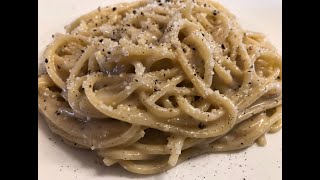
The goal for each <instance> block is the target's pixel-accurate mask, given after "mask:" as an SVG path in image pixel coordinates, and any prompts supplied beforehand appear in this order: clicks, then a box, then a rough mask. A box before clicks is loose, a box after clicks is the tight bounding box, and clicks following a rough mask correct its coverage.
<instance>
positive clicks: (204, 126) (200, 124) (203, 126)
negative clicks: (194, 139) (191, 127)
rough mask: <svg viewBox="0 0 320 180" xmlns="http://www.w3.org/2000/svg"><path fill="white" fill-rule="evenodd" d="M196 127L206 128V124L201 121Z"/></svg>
mask: <svg viewBox="0 0 320 180" xmlns="http://www.w3.org/2000/svg"><path fill="white" fill-rule="evenodd" d="M198 128H199V129H204V128H206V125H205V124H203V123H202V122H201V123H199V125H198Z"/></svg>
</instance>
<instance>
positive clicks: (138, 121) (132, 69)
mask: <svg viewBox="0 0 320 180" xmlns="http://www.w3.org/2000/svg"><path fill="white" fill-rule="evenodd" d="M66 30H67V33H66V34H56V35H55V37H54V41H53V42H52V43H51V44H50V45H49V46H48V47H47V49H46V51H45V53H44V56H45V60H44V63H43V65H44V67H45V72H43V73H42V75H40V76H39V79H38V84H39V89H38V92H39V93H38V99H39V100H38V101H39V110H40V112H41V113H42V114H43V116H44V118H45V120H46V122H47V124H48V125H49V127H50V129H51V130H52V131H53V132H54V133H56V134H58V135H59V136H61V137H62V138H63V139H64V140H65V142H66V143H68V144H70V145H73V146H75V147H79V148H86V149H92V150H95V151H96V152H97V153H98V155H99V156H101V157H102V158H103V162H104V163H105V164H106V165H107V166H110V165H112V164H115V163H119V164H120V165H121V166H122V167H124V168H125V169H127V170H128V171H131V172H134V173H138V174H154V173H159V172H162V171H165V170H167V169H169V168H171V167H173V166H175V165H176V164H177V163H180V162H182V161H184V160H186V159H187V158H189V157H191V156H195V155H199V154H203V153H208V152H219V151H230V150H236V149H241V148H245V147H248V146H250V145H252V144H253V143H254V142H256V141H257V140H258V141H259V142H260V144H263V141H264V134H265V133H267V132H276V131H277V130H279V129H280V128H281V121H282V119H281V99H282V90H281V86H282V85H281V83H282V80H281V68H282V67H281V66H282V62H281V56H280V55H279V54H278V53H277V51H276V49H275V48H274V47H273V46H272V45H271V44H270V43H268V41H267V40H266V38H265V37H264V35H262V34H260V33H255V32H249V31H244V30H243V29H242V28H241V27H240V26H239V25H238V24H237V22H236V19H235V17H234V16H233V15H232V14H231V13H230V12H229V11H228V10H226V9H225V8H224V7H222V6H221V5H220V4H218V3H216V2H213V1H205V0H194V1H192V0H181V1H176V0H162V1H138V2H133V3H123V4H117V5H115V6H111V7H103V8H98V9H97V10H95V11H93V12H91V13H89V14H86V15H84V16H81V17H80V18H78V19H77V20H75V21H74V22H73V23H71V24H70V25H69V26H67V28H66Z"/></svg>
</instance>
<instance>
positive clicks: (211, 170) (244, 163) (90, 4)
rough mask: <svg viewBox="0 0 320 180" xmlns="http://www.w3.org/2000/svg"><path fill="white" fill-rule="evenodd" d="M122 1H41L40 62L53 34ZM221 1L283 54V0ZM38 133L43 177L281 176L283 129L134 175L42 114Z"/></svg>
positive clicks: (237, 179) (250, 179)
mask: <svg viewBox="0 0 320 180" xmlns="http://www.w3.org/2000/svg"><path fill="white" fill-rule="evenodd" d="M124 1H125V0H112V1H107V0H55V1H52V0H39V1H38V3H39V9H38V13H39V16H38V22H39V24H38V30H39V34H38V52H39V61H40V60H41V56H42V53H43V50H44V48H45V47H46V45H47V44H48V43H50V42H51V40H52V38H51V35H52V34H55V33H56V32H61V33H63V32H64V29H63V27H64V26H65V25H67V24H69V23H70V22H71V21H72V20H74V19H75V18H77V17H79V16H80V15H82V14H84V13H87V12H89V11H91V10H94V9H96V8H97V7H98V6H106V5H111V4H114V3H118V2H124ZM127 1H128V0H127ZM130 1H132V0H130ZM220 2H221V3H222V4H223V5H224V6H225V7H227V8H228V9H230V11H231V12H233V13H234V14H235V15H236V16H237V18H238V20H239V21H240V24H241V25H242V27H244V28H246V29H250V30H253V31H258V32H262V33H264V34H266V35H267V36H268V38H269V39H270V41H271V42H272V43H273V44H274V45H275V46H276V47H277V48H278V49H279V52H280V53H281V50H282V41H281V39H282V11H281V9H282V2H281V0H241V1H239V0H220ZM38 133H39V135H38V144H39V148H38V163H39V168H38V170H39V173H38V175H39V179H40V180H62V179H63V180H64V179H68V180H74V179H77V180H79V179H83V180H88V179H90V180H100V179H101V180H102V179H103V180H106V179H114V180H122V179H146V180H163V179H173V180H176V179H186V180H194V179H210V180H211V179H219V180H223V179H227V180H243V179H246V180H279V179H281V176H282V132H281V131H280V132H278V133H276V134H268V135H267V140H268V144H267V146H266V147H258V146H256V145H254V146H252V147H250V148H249V149H247V150H245V151H241V152H238V153H233V154H230V153H223V154H209V155H202V156H199V157H196V158H193V159H191V160H189V161H186V162H184V163H182V164H180V165H178V166H177V167H175V168H173V169H171V170H169V171H167V172H164V173H162V174H158V175H153V176H142V175H135V174H132V173H129V172H127V171H125V170H123V169H122V168H120V167H119V166H114V167H106V166H104V165H102V164H100V161H99V159H98V158H97V157H96V155H95V153H93V152H89V151H84V150H80V149H75V148H72V147H69V146H68V145H65V144H63V143H62V142H60V141H59V139H58V138H56V136H54V135H53V134H52V133H51V132H50V131H49V129H48V127H47V126H46V124H45V122H44V121H43V120H42V119H41V117H39V120H38Z"/></svg>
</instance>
